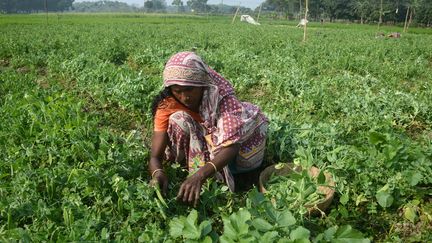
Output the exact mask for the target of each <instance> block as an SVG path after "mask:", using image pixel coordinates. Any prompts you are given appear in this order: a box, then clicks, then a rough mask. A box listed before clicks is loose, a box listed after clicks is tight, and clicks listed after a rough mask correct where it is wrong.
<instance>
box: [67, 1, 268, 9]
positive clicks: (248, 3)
mask: <svg viewBox="0 0 432 243" xmlns="http://www.w3.org/2000/svg"><path fill="white" fill-rule="evenodd" d="M85 1H86V2H96V1H99V0H75V2H85ZM113 1H119V2H125V3H127V4H134V5H138V6H142V5H143V4H144V1H145V0H113ZM165 1H166V3H167V4H168V5H171V3H172V0H165ZM186 1H187V0H183V3H184V4H186ZM221 1H222V0H208V1H207V4H220V3H221ZM239 2H240V5H241V6H244V7H248V8H251V9H255V8H256V7H257V6H258V5H260V4H261V3H262V2H264V0H223V3H224V4H227V5H231V6H237V5H238V4H239Z"/></svg>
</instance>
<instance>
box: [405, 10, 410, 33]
mask: <svg viewBox="0 0 432 243" xmlns="http://www.w3.org/2000/svg"><path fill="white" fill-rule="evenodd" d="M410 7H411V6H408V8H407V12H406V15H405V23H404V29H403V32H404V33H405V32H406V31H407V26H408V14H409V12H410Z"/></svg>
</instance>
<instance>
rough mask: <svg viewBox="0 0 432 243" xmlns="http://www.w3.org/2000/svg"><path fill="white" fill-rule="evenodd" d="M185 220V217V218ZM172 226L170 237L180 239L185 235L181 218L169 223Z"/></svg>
mask: <svg viewBox="0 0 432 243" xmlns="http://www.w3.org/2000/svg"><path fill="white" fill-rule="evenodd" d="M183 218H184V217H183ZM169 226H170V235H171V237H173V238H178V237H180V236H182V235H183V228H184V225H183V221H182V220H181V219H179V218H174V219H172V220H171V222H170V223H169Z"/></svg>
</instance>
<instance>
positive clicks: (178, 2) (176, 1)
mask: <svg viewBox="0 0 432 243" xmlns="http://www.w3.org/2000/svg"><path fill="white" fill-rule="evenodd" d="M171 4H172V5H174V6H177V12H184V6H183V1H182V0H174V1H173V2H172V3H171Z"/></svg>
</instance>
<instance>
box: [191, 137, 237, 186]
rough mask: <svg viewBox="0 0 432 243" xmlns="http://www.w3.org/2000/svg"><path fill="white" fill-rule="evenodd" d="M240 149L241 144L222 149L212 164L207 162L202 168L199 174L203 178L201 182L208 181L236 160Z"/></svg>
mask: <svg viewBox="0 0 432 243" xmlns="http://www.w3.org/2000/svg"><path fill="white" fill-rule="evenodd" d="M239 149H240V145H239V144H233V145H231V146H228V147H224V148H222V149H221V150H220V151H219V153H218V154H217V155H216V156H215V157H214V159H213V160H212V161H210V162H211V163H213V165H214V166H213V165H212V164H211V163H209V162H207V163H206V164H205V165H204V166H203V167H201V168H200V169H199V170H198V171H197V174H198V175H199V176H200V177H201V180H203V181H204V180H206V179H207V178H209V177H210V176H212V175H213V174H215V173H216V171H219V170H221V169H222V168H224V167H225V166H226V165H228V163H229V162H230V161H232V160H233V159H235V157H236V156H237V154H238V152H239Z"/></svg>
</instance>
